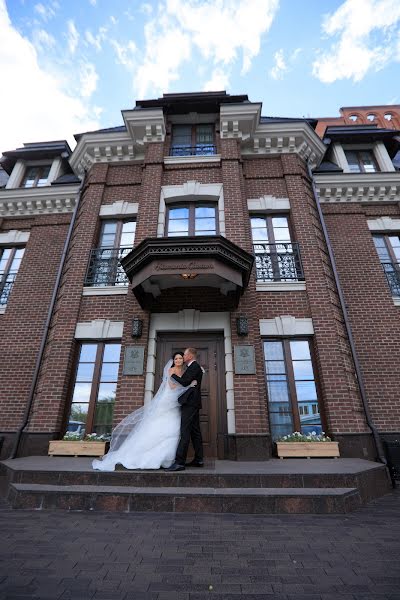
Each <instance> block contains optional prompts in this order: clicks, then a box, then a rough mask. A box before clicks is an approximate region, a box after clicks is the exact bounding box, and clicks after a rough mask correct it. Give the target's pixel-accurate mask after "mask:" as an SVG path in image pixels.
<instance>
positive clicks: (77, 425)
mask: <svg viewBox="0 0 400 600" xmlns="http://www.w3.org/2000/svg"><path fill="white" fill-rule="evenodd" d="M88 411H89V404H87V403H76V402H74V403H73V404H72V405H71V412H70V415H69V419H68V425H67V431H74V432H75V433H80V434H84V433H85V425H86V420H87V415H88Z"/></svg>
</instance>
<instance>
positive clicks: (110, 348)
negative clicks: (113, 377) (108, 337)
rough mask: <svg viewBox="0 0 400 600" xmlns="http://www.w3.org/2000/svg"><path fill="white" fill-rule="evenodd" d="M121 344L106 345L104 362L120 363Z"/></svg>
mask: <svg viewBox="0 0 400 600" xmlns="http://www.w3.org/2000/svg"><path fill="white" fill-rule="evenodd" d="M120 354H121V344H106V345H105V347H104V354H103V362H119V357H120Z"/></svg>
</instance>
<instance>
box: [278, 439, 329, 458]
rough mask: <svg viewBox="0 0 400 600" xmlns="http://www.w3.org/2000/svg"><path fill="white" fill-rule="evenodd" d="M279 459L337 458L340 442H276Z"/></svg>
mask: <svg viewBox="0 0 400 600" xmlns="http://www.w3.org/2000/svg"><path fill="white" fill-rule="evenodd" d="M276 449H277V451H278V456H279V458H301V457H303V458H311V457H313V458H315V457H316V458H322V457H333V458H337V457H338V456H340V454H339V442H276Z"/></svg>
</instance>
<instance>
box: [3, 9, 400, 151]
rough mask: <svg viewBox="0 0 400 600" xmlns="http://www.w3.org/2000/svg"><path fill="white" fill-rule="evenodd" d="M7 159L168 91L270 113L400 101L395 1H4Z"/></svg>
mask: <svg viewBox="0 0 400 600" xmlns="http://www.w3.org/2000/svg"><path fill="white" fill-rule="evenodd" d="M0 82H1V83H0V86H1V87H0V90H1V93H0V115H1V120H0V123H1V125H0V151H5V150H12V149H14V148H16V147H19V146H21V145H22V144H23V143H24V142H36V141H47V140H56V139H66V140H68V142H69V143H70V145H71V147H72V148H73V147H74V145H75V141H74V138H73V134H75V133H81V132H84V131H91V130H96V129H99V128H103V127H114V126H118V125H122V124H123V120H122V116H121V110H124V109H129V108H132V107H133V106H134V105H135V102H136V100H138V99H146V98H158V97H160V96H162V94H163V93H166V92H194V91H207V90H226V91H227V92H228V93H230V94H248V96H249V99H250V100H251V101H253V102H262V103H263V109H262V114H263V115H264V116H286V117H318V116H319V117H327V116H338V115H339V108H340V107H342V106H356V105H366V106H368V105H373V104H400V87H399V86H400V1H399V0H154V1H152V0H143V1H142V0H41V1H36V0H0Z"/></svg>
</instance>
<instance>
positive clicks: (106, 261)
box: [85, 248, 132, 287]
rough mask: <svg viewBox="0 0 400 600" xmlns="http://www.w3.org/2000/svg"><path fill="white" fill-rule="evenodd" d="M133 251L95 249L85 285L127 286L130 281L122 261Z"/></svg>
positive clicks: (124, 249)
mask: <svg viewBox="0 0 400 600" xmlns="http://www.w3.org/2000/svg"><path fill="white" fill-rule="evenodd" d="M131 250H132V248H94V249H93V250H92V251H91V253H90V260H89V264H88V268H87V271H86V278H85V285H86V286H92V287H104V286H127V285H128V283H129V281H128V278H127V276H126V274H125V271H124V269H123V268H122V266H121V263H120V260H121V259H122V258H123V257H124V256H126V255H127V254H129V252H130V251H131Z"/></svg>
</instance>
